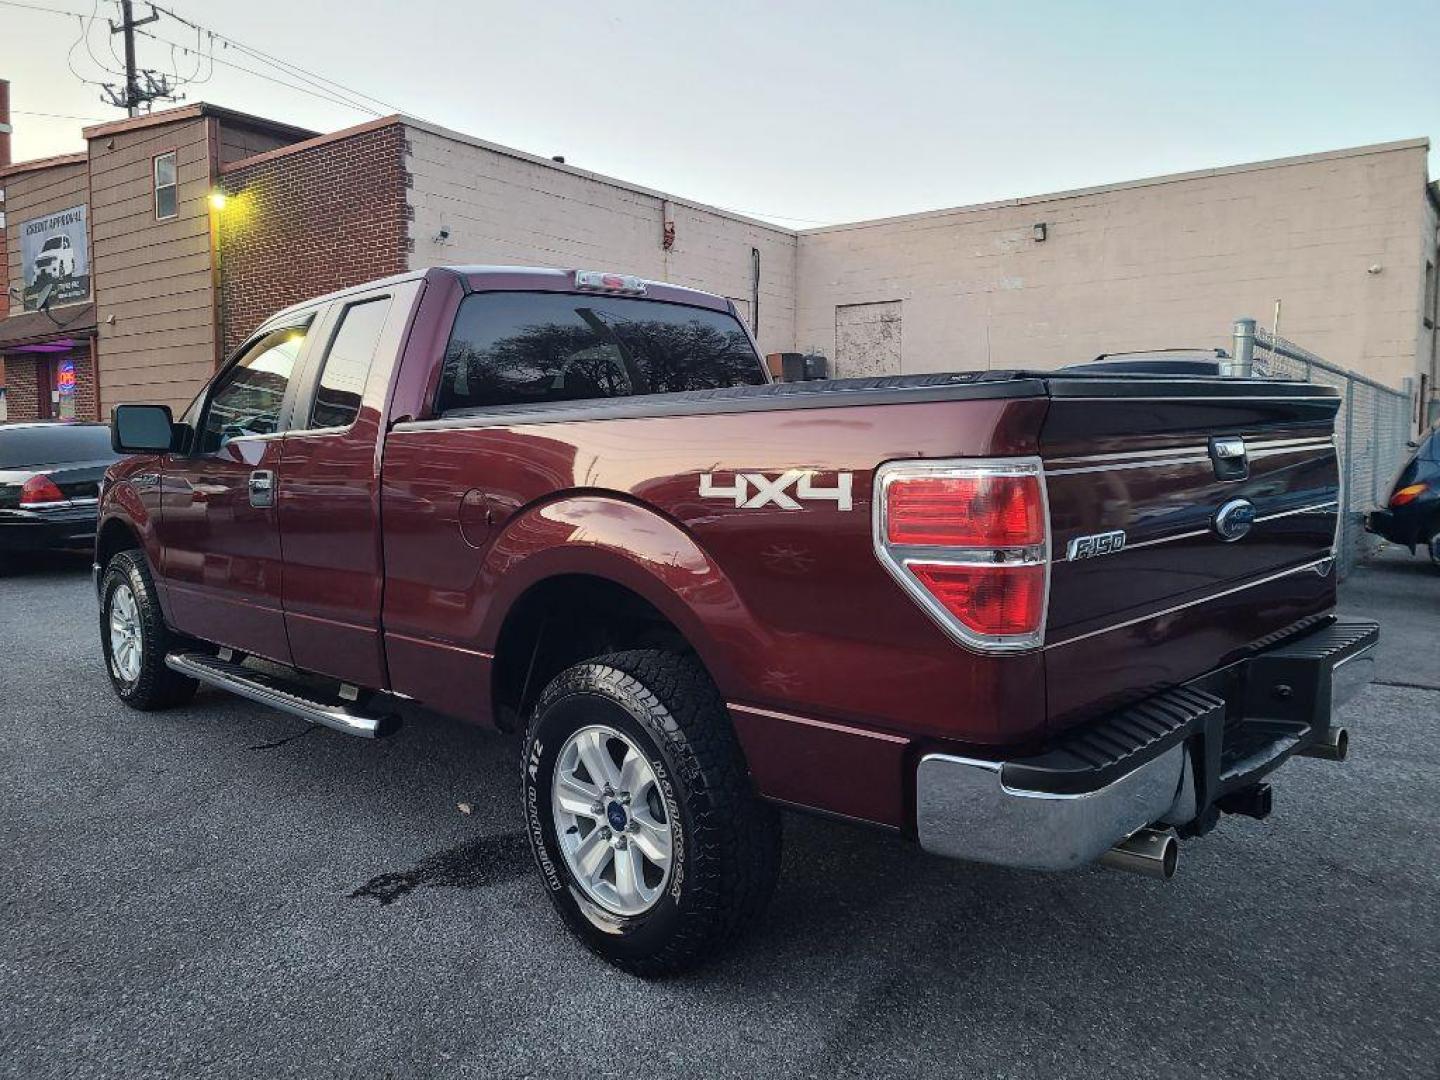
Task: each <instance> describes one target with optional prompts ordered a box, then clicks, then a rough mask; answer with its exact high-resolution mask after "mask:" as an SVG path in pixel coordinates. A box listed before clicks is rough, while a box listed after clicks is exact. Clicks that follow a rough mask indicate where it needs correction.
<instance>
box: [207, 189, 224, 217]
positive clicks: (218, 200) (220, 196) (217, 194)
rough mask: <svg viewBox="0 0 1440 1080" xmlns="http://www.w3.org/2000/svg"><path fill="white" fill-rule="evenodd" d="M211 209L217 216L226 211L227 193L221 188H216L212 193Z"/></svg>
mask: <svg viewBox="0 0 1440 1080" xmlns="http://www.w3.org/2000/svg"><path fill="white" fill-rule="evenodd" d="M210 209H211V210H214V211H215V212H216V213H217V214H218V213H219V212H220V211H221V210H224V209H225V192H223V191H221V190H220V189H219V188H215V189H214V190H213V191H211V192H210Z"/></svg>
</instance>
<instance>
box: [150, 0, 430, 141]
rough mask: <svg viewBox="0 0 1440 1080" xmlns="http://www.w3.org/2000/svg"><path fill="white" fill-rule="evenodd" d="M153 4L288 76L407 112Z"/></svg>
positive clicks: (394, 111)
mask: <svg viewBox="0 0 1440 1080" xmlns="http://www.w3.org/2000/svg"><path fill="white" fill-rule="evenodd" d="M150 6H151V7H152V8H154V9H155V10H156V11H160V12H163V13H164V14H166V15H168V16H170V18H172V19H174V20H175V21H176V22H178V23H181V24H183V25H185V26H188V27H190V28H191V29H192V30H196V31H202V30H203V31H204V32H205V33H208V34H210V35H211V36H212V37H213V38H215V39H216V40H219V41H222V42H225V43H226V44H227V45H229V46H231V47H233V48H236V49H238V50H240V51H241V52H243V53H246V54H247V55H249V56H250V57H252V58H253V59H255V60H259V61H261V62H262V63H265V64H268V65H269V66H271V67H275V68H278V69H279V70H281V71H284V72H285V73H286V74H287V75H291V76H293V77H295V78H300V79H302V81H305V82H309V83H310V84H311V85H313V86H317V87H319V88H320V89H322V90H326V91H327V92H328V93H332V94H333V93H336V92H337V91H338V92H339V94H340V95H341V96H345V97H348V98H356V99H360V100H363V101H370V102H373V103H374V104H376V105H379V106H381V107H382V108H383V109H385V110H386V111H388V112H392V113H401V112H404V111H405V110H404V109H402V108H400V107H399V106H398V105H394V104H391V103H390V102H388V101H385V100H384V99H383V98H377V97H375V96H374V95H372V94H367V93H365V92H364V91H363V90H356V89H355V88H354V87H351V86H346V85H345V84H344V83H342V82H338V81H336V80H335V79H331V78H328V77H326V76H324V75H321V74H319V73H318V72H315V71H311V70H309V69H308V68H303V67H301V66H300V65H299V64H296V63H294V62H292V61H289V60H282V59H281V58H280V57H278V56H275V55H273V54H272V53H267V52H265V51H264V50H263V49H257V48H255V47H254V46H253V45H246V44H245V43H244V42H242V41H237V40H236V39H235V38H232V37H228V36H226V35H225V34H222V33H220V32H219V31H217V30H211V29H210V28H209V27H204V26H201V25H200V24H199V23H197V22H194V21H192V20H190V19H187V18H186V17H185V16H183V15H179V14H177V13H176V12H174V11H171V10H170V9H169V8H167V7H163V6H161V5H160V4H151V5H150ZM375 115H377V116H379V115H382V114H381V113H378V112H377V113H375Z"/></svg>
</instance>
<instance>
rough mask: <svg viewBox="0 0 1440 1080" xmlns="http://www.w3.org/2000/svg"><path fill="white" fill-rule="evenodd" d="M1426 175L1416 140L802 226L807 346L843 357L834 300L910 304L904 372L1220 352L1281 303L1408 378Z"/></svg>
mask: <svg viewBox="0 0 1440 1080" xmlns="http://www.w3.org/2000/svg"><path fill="white" fill-rule="evenodd" d="M1425 176H1426V166H1425V149H1424V147H1423V146H1418V145H1416V146H1409V147H1404V148H1398V149H1389V150H1383V151H1380V152H1371V153H1366V154H1362V155H1335V156H1329V157H1326V158H1323V159H1321V160H1310V161H1306V162H1300V163H1292V164H1286V165H1280V166H1275V167H1254V168H1245V169H1242V170H1234V171H1221V172H1218V173H1214V174H1210V175H1202V176H1195V177H1192V178H1174V179H1170V180H1166V181H1158V182H1141V183H1138V184H1136V185H1132V186H1128V187H1123V188H1119V189H1112V190H1109V191H1097V192H1092V193H1077V194H1074V195H1070V196H1056V197H1051V198H1041V199H1035V200H1024V201H1021V202H1019V203H1013V202H1012V203H1006V204H1001V205H997V206H992V207H981V208H976V209H970V210H961V211H949V212H940V213H935V214H927V215H922V216H917V217H913V218H908V219H895V220H890V221H884V222H872V223H861V224H858V225H852V226H837V227H834V228H829V229H822V230H814V231H809V232H805V233H801V234H800V245H799V272H798V275H797V276H798V281H799V283H800V287H799V310H798V314H797V318H796V327H797V333H796V337H797V341H796V345H797V346H798V347H800V348H802V349H804V348H812V347H813V348H816V349H818V350H819V351H820V352H823V353H825V354H826V355H829V356H834V355H835V319H836V314H835V309H836V307H837V306H838V305H844V304H856V303H867V302H874V301H893V300H900V301H903V311H904V334H903V369H904V370H905V371H906V372H912V371H941V370H955V369H964V368H987V367H997V368H998V367H1022V366H1023V367H1052V366H1055V365H1058V364H1062V363H1070V362H1074V361H1082V360H1086V359H1089V358H1091V357H1093V356H1095V355H1097V354H1098V353H1102V352H1114V351H1119V350H1129V349H1147V348H1163V347H1169V346H1181V345H1194V346H1204V347H1212V346H1222V347H1223V346H1225V345H1227V344H1228V340H1229V326H1230V321H1231V320H1232V319H1233V318H1235V317H1238V316H1242V315H1253V316H1255V317H1256V318H1257V319H1259V320H1260V322H1261V323H1262V325H1267V326H1268V325H1269V323H1270V319H1271V316H1272V313H1273V310H1274V304H1275V300H1276V299H1277V298H1281V299H1283V301H1284V307H1283V317H1282V324H1281V332H1282V334H1284V335H1285V336H1286V337H1289V338H1291V339H1293V340H1295V341H1298V342H1300V343H1302V344H1304V345H1305V347H1306V348H1308V349H1311V350H1312V351H1314V352H1317V353H1319V354H1320V355H1322V356H1324V357H1326V358H1327V359H1330V360H1332V361H1334V362H1336V363H1339V364H1343V365H1346V366H1351V367H1355V368H1357V369H1359V370H1361V371H1363V372H1365V373H1367V374H1369V375H1371V376H1373V377H1375V378H1378V379H1381V380H1383V381H1385V382H1387V383H1389V384H1391V385H1399V382H1400V380H1401V379H1402V378H1403V377H1405V376H1408V375H1413V374H1415V373H1416V371H1417V369H1418V367H1419V363H1418V361H1417V355H1416V347H1417V343H1416V333H1415V327H1416V325H1417V324H1418V320H1419V317H1420V315H1419V310H1418V296H1419V290H1418V287H1417V284H1416V275H1417V274H1419V273H1421V272H1422V270H1423V263H1424V260H1423V258H1422V255H1421V250H1420V243H1419V241H1420V237H1419V236H1418V233H1419V232H1420V230H1419V229H1418V228H1417V225H1416V206H1417V203H1418V202H1419V201H1420V200H1422V199H1423V197H1424V195H1423V188H1424V184H1425ZM1037 222H1044V223H1045V224H1046V226H1047V230H1048V238H1047V239H1046V240H1045V241H1044V242H1043V243H1036V242H1035V241H1034V240H1033V239H1032V232H1031V230H1032V226H1033V225H1034V224H1035V223H1037ZM1372 264H1379V265H1380V266H1381V267H1382V268H1383V270H1382V272H1381V273H1379V274H1370V273H1368V272H1367V270H1368V268H1369V267H1370V266H1371V265H1372ZM837 374H839V375H842V376H843V375H844V374H846V372H844V371H839V372H837Z"/></svg>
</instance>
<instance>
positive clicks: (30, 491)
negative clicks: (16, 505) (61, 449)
mask: <svg viewBox="0 0 1440 1080" xmlns="http://www.w3.org/2000/svg"><path fill="white" fill-rule="evenodd" d="M64 501H65V493H64V492H63V491H61V490H60V489H59V488H58V487H56V486H55V481H54V480H51V479H50V477H48V476H46V475H45V474H44V473H37V474H36V475H35V476H32V477H30V479H29V480H26V481H25V483H23V484H21V485H20V505H21V506H44V505H45V504H46V503H57V502H64Z"/></svg>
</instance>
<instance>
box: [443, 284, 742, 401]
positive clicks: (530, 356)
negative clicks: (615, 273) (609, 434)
mask: <svg viewBox="0 0 1440 1080" xmlns="http://www.w3.org/2000/svg"><path fill="white" fill-rule="evenodd" d="M764 381H765V376H764V373H763V371H762V369H761V366H760V358H759V357H758V356H757V355H756V354H755V349H754V347H753V346H752V345H751V344H750V339H749V337H748V336H747V335H746V333H745V330H744V328H743V327H742V326H741V325H740V323H739V322H738V321H736V319H735V317H734V316H732V315H730V314H729V313H728V312H722V311H711V310H708V309H706V308H695V307H686V306H685V305H683V304H667V303H662V302H660V301H658V300H639V299H628V298H624V297H613V296H591V295H577V294H572V293H523V292H494V293H476V294H474V295H473V296H469V297H466V298H465V300H464V301H462V302H461V305H460V311H459V314H457V315H456V317H455V328H454V330H453V331H452V332H451V335H450V343H449V344H448V345H447V346H446V348H445V361H444V367H443V369H442V371H441V376H440V392H439V399H438V401H437V402H436V406H437V411H438V412H439V413H440V415H444V414H445V413H447V412H451V411H453V410H456V409H467V408H493V407H495V406H502V405H533V404H543V403H546V402H554V401H577V400H585V399H592V398H612V397H628V396H630V395H632V394H665V393H677V392H680V391H684V390H715V389H720V388H722V387H727V386H753V385H757V384H759V383H763V382H764Z"/></svg>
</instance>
